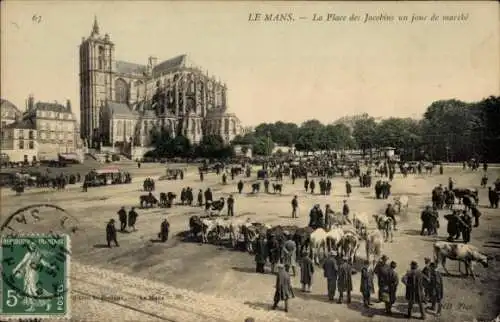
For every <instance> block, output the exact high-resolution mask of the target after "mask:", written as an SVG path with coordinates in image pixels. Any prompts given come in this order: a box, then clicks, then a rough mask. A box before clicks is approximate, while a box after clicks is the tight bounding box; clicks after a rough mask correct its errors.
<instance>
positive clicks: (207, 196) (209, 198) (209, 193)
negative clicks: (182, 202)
mask: <svg viewBox="0 0 500 322" xmlns="http://www.w3.org/2000/svg"><path fill="white" fill-rule="evenodd" d="M204 194H205V210H209V209H210V206H211V205H212V202H213V196H212V191H211V190H210V188H207V190H205V193H204Z"/></svg>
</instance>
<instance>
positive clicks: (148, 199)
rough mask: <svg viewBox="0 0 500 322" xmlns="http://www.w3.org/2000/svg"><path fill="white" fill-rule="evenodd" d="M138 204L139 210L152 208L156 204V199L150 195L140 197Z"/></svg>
mask: <svg viewBox="0 0 500 322" xmlns="http://www.w3.org/2000/svg"><path fill="white" fill-rule="evenodd" d="M139 203H140V205H141V208H152V207H154V206H155V205H156V204H157V203H158V199H156V197H155V196H153V194H152V193H149V194H148V195H141V196H140V197H139Z"/></svg>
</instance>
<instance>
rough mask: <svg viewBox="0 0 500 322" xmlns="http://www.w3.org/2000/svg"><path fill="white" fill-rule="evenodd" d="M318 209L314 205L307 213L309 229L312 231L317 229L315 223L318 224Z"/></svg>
mask: <svg viewBox="0 0 500 322" xmlns="http://www.w3.org/2000/svg"><path fill="white" fill-rule="evenodd" d="M318 215H319V214H318V209H317V207H316V205H314V207H313V208H312V209H311V211H310V212H309V227H311V228H312V229H316V228H317V226H316V225H317V222H318Z"/></svg>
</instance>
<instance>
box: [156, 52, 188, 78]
mask: <svg viewBox="0 0 500 322" xmlns="http://www.w3.org/2000/svg"><path fill="white" fill-rule="evenodd" d="M184 67H187V55H186V54H183V55H179V56H176V57H174V58H171V59H168V60H165V61H163V62H161V63H159V64H158V65H156V66H155V67H154V68H153V76H157V75H160V74H162V73H168V72H170V71H173V70H175V69H178V68H184Z"/></svg>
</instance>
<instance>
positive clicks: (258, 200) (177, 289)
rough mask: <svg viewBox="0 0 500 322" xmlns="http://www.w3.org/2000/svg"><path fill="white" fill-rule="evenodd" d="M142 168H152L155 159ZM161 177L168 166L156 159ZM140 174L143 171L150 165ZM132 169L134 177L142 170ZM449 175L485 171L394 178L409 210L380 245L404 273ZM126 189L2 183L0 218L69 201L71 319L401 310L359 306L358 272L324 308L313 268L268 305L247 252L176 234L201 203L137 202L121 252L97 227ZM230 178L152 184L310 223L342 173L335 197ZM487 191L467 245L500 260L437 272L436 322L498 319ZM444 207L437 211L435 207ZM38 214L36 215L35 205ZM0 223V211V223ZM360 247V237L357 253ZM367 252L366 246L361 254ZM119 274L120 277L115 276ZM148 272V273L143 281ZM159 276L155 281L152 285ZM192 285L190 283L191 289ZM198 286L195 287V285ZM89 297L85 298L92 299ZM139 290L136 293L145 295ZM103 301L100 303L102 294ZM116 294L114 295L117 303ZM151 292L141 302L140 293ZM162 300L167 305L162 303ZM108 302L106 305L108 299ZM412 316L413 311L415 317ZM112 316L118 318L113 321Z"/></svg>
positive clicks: (130, 195)
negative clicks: (283, 302) (470, 269)
mask: <svg viewBox="0 0 500 322" xmlns="http://www.w3.org/2000/svg"><path fill="white" fill-rule="evenodd" d="M148 167H149V169H148V170H142V171H143V172H144V174H146V175H153V174H154V173H155V171H156V170H154V166H153V165H148ZM156 167H157V176H156V178H157V177H158V176H159V175H161V174H162V173H163V171H164V170H163V169H164V166H162V165H156ZM146 171H147V172H146ZM138 175H140V174H138ZM488 175H489V177H490V181H493V180H495V179H496V178H497V177H498V176H499V175H500V171H499V169H490V170H489V174H488ZM449 176H452V177H453V178H454V179H455V181H456V183H457V186H466V187H470V186H475V187H478V186H479V182H480V178H481V176H482V172H474V173H473V172H470V171H462V169H461V168H460V167H450V168H445V174H444V175H442V176H441V175H436V174H434V175H432V176H409V177H408V178H406V179H403V178H402V177H400V176H399V175H397V177H396V179H395V180H394V181H393V183H392V185H393V189H392V190H393V194H394V195H400V194H406V195H408V196H409V197H410V204H409V209H408V211H407V212H405V213H403V214H401V216H400V218H399V221H400V223H399V230H398V231H397V232H396V233H395V239H394V243H388V244H386V245H385V246H384V250H383V252H384V253H385V254H387V255H388V256H389V257H390V259H391V260H395V261H396V262H397V263H398V268H397V271H398V273H399V274H400V275H401V276H402V275H403V274H404V273H405V271H406V270H407V269H408V265H409V263H410V261H411V260H417V261H418V262H419V263H423V258H424V257H427V256H428V257H431V256H432V247H431V245H432V242H434V241H435V240H436V239H439V240H440V239H443V238H444V237H445V236H446V222H445V220H444V219H442V220H441V228H440V230H439V237H438V238H434V237H432V238H431V237H422V236H420V235H419V231H420V219H419V218H420V211H421V209H422V207H423V206H425V205H426V204H427V203H428V202H429V201H430V191H431V189H432V187H434V186H435V185H437V184H438V183H442V184H443V185H446V183H447V180H448V177H449ZM136 179H137V181H135V180H134V182H133V183H132V184H131V185H123V186H112V187H103V188H93V189H89V191H88V192H87V193H83V192H81V191H79V189H78V188H70V189H69V190H68V191H65V192H58V193H54V192H36V191H28V192H27V193H26V194H24V195H22V196H20V197H15V196H13V194H12V193H11V192H9V191H2V217H3V218H4V217H5V216H6V215H7V214H9V213H10V212H12V211H13V210H14V209H16V208H17V207H19V206H20V205H28V204H30V203H38V202H49V203H54V204H57V205H60V206H62V207H65V208H66V209H67V210H68V211H69V212H70V213H71V214H72V215H73V216H74V217H75V218H77V219H78V221H79V227H80V229H81V230H80V231H79V232H78V233H77V234H76V235H75V236H74V237H73V240H72V252H73V256H72V261H73V268H72V271H73V274H72V277H73V281H72V285H73V293H72V295H73V297H74V301H73V302H74V305H73V312H74V317H75V319H76V320H79V321H83V320H85V321H89V320H91V321H97V320H101V321H102V320H110V319H112V317H113V316H117V317H119V319H121V320H127V321H137V320H141V321H142V320H144V321H146V320H151V321H153V320H157V321H161V320H164V321H169V319H170V320H173V321H198V320H204V321H243V320H244V318H245V317H247V316H252V317H254V318H256V320H257V321H287V320H286V319H287V318H290V319H292V318H293V319H298V320H304V321H333V320H335V319H339V320H340V321H364V320H371V321H392V320H397V319H400V318H401V315H400V314H398V313H396V314H395V316H393V317H386V316H384V315H383V310H382V305H380V304H375V305H374V306H373V307H372V308H369V309H364V308H363V307H362V305H361V304H360V296H359V274H356V275H354V276H353V281H354V291H353V294H354V296H353V303H352V304H350V305H347V304H330V303H327V302H326V298H325V297H326V296H325V292H326V283H325V281H324V278H323V277H322V276H323V275H322V272H321V271H320V270H319V269H318V270H317V272H316V273H315V276H314V285H313V291H312V293H310V294H303V293H301V292H300V291H299V290H298V289H297V290H296V292H295V293H296V296H297V297H296V298H295V299H293V300H291V303H290V312H289V313H288V314H286V316H285V313H283V312H280V311H278V312H273V311H269V306H270V304H271V303H270V302H271V299H272V295H273V291H274V290H273V286H274V277H273V275H271V274H265V275H261V274H255V273H254V263H253V257H252V256H250V255H248V254H245V253H242V252H238V251H232V250H229V249H227V248H225V247H218V246H214V245H200V244H198V243H188V242H183V241H182V240H181V238H179V237H175V235H176V234H177V233H180V232H182V231H184V230H186V229H187V227H188V219H189V217H190V216H191V215H194V214H202V213H203V211H202V210H201V209H200V208H197V207H189V206H175V207H173V208H172V209H159V208H156V209H148V210H142V209H139V210H138V212H139V218H138V222H137V228H138V230H137V231H136V232H131V233H123V234H119V235H118V241H119V242H120V247H119V248H112V249H108V248H105V247H103V244H104V242H105V240H104V239H105V236H104V228H105V224H106V222H107V221H108V220H109V219H110V218H115V219H117V215H116V211H117V210H118V209H119V207H120V206H122V205H123V206H125V207H127V209H129V208H130V207H132V206H136V207H137V206H138V197H139V195H140V194H142V193H144V192H141V188H142V181H139V180H140V179H142V178H136ZM237 180H239V178H238V177H237V178H235V180H234V181H231V180H230V179H229V184H228V185H222V184H221V183H220V181H221V180H220V177H217V176H215V175H214V174H210V175H208V176H207V177H206V180H205V181H204V182H203V183H202V182H200V181H199V179H198V176H197V175H196V173H195V172H194V170H193V172H188V173H187V175H186V178H185V180H183V181H180V180H179V181H157V191H156V194H159V192H160V191H163V192H167V191H173V192H175V193H177V194H179V192H180V190H181V188H182V187H187V186H190V187H192V188H193V189H194V191H197V190H198V189H205V188H206V187H209V186H210V187H211V188H212V190H213V191H214V197H215V198H217V197H219V196H224V197H225V196H227V195H228V194H230V193H234V195H235V199H236V207H235V208H236V209H235V210H236V215H237V216H241V217H243V218H251V219H252V220H255V221H260V222H265V223H269V224H296V225H299V226H300V225H304V226H305V225H307V221H308V211H309V209H310V207H311V206H312V205H314V204H315V203H320V204H321V205H322V207H324V205H325V204H326V203H329V204H330V205H331V206H332V207H333V208H334V209H335V210H339V209H340V207H341V203H342V200H343V199H345V196H344V181H345V180H344V179H341V178H336V179H335V180H334V182H333V187H334V191H333V193H332V195H331V196H320V195H310V194H306V193H305V192H304V191H303V188H302V186H303V181H302V180H298V181H297V182H296V183H295V185H292V184H291V182H290V180H288V179H286V180H285V185H284V191H283V194H282V195H273V194H265V193H263V192H261V193H260V194H258V195H252V194H249V193H247V192H248V190H249V184H248V183H247V184H246V186H245V191H246V192H245V193H243V194H242V195H237V194H236V193H235V190H236V182H237ZM352 184H353V194H352V195H351V197H350V198H349V204H350V207H351V210H352V211H366V212H368V213H369V214H375V213H377V212H380V211H383V209H384V208H385V205H386V203H387V201H383V200H376V199H374V197H373V190H372V189H368V188H359V187H358V183H357V182H355V181H353V182H352ZM295 194H296V195H298V197H299V202H300V214H299V218H298V219H291V218H290V201H291V198H292V196H293V195H295ZM487 199H488V198H487V190H485V189H481V190H480V206H481V211H482V213H483V216H482V217H481V225H480V227H479V228H476V229H475V230H474V231H473V234H472V238H473V239H472V244H473V245H476V246H478V247H480V248H482V249H483V250H484V252H486V253H487V254H490V255H493V256H496V258H497V260H494V261H493V262H492V264H491V265H490V267H489V268H487V269H486V268H482V267H480V266H478V268H477V272H478V273H479V274H480V277H479V278H477V279H476V281H473V280H472V279H465V278H463V277H456V276H453V277H445V280H444V283H445V309H444V311H443V314H442V316H441V318H439V319H438V318H435V317H433V316H432V315H431V314H429V319H430V320H434V319H435V320H439V321H472V320H473V318H477V319H478V320H482V319H484V320H486V319H492V318H494V317H495V316H496V315H498V313H500V312H499V307H498V304H497V303H499V302H500V296H499V293H500V291H499V289H500V282H499V273H500V269H499V264H498V255H499V254H500V251H499V248H500V238H499V237H500V226H499V224H500V220H499V218H500V210H498V209H489V208H487V203H488V202H487ZM441 214H442V215H443V214H445V212H442V213H441ZM42 215H44V214H43V213H42ZM51 215H52V214H49V213H47V214H46V216H43V218H44V220H42V221H40V222H38V223H37V224H36V225H32V226H30V227H28V228H26V227H24V228H23V229H24V230H28V229H31V230H36V231H48V229H49V227H51V226H53V225H55V223H54V222H51V221H50V220H49V219H46V218H50V216H51ZM165 217H168V218H169V221H170V223H171V229H172V236H173V237H172V238H170V240H169V241H168V242H167V243H166V244H162V243H156V242H155V239H156V234H157V233H158V231H159V226H160V222H161V220H162V219H163V218H165ZM2 221H3V219H2ZM362 249H364V245H361V248H360V250H362ZM359 255H360V257H362V258H363V257H364V256H365V254H364V252H363V251H360V252H359ZM448 268H449V270H450V271H451V272H452V273H454V272H455V273H458V265H457V264H456V263H454V262H449V264H448ZM122 274H125V275H122ZM144 279H147V281H146V280H144ZM155 283H156V284H155ZM292 283H293V286H294V287H296V288H299V287H300V285H299V279H298V277H294V278H293V281H292ZM188 289H189V290H190V291H187V290H188ZM194 292H196V293H194ZM90 295H92V296H94V297H96V298H97V299H93V300H89V299H88V298H87V297H88V296H90ZM141 297H142V298H141ZM99 298H100V299H101V300H99ZM117 298H118V299H117ZM144 298H147V299H148V300H145V299H144ZM162 298H163V301H162ZM113 303H114V304H113ZM395 311H396V312H399V313H405V312H406V305H405V303H404V287H402V286H401V287H400V288H399V290H398V301H397V303H396V305H395ZM416 314H418V312H417V313H416ZM113 320H116V319H115V318H113Z"/></svg>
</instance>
